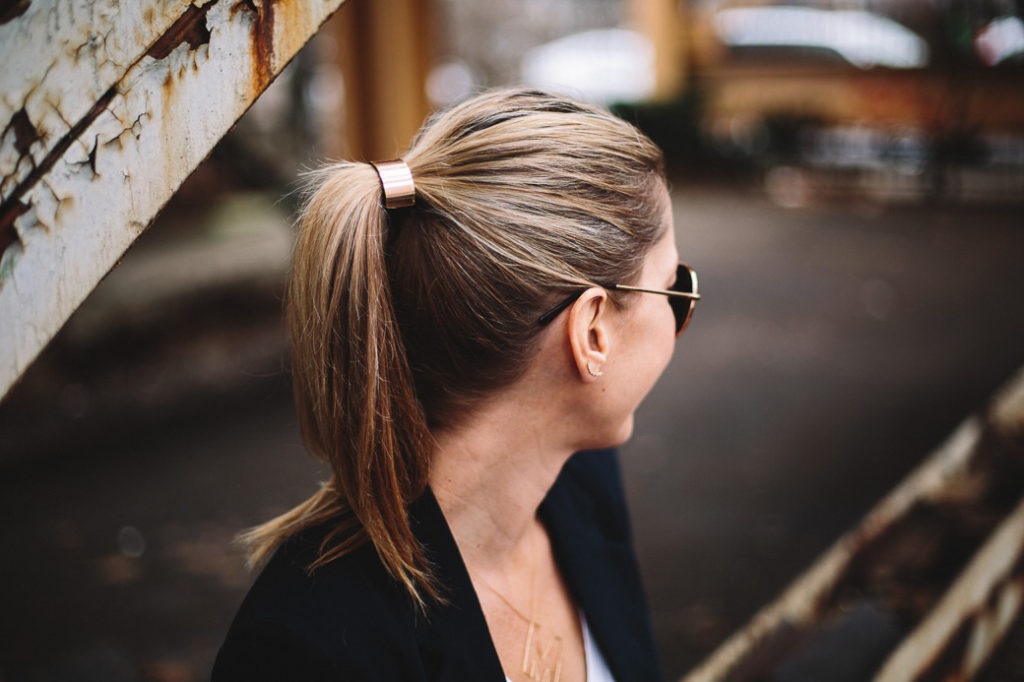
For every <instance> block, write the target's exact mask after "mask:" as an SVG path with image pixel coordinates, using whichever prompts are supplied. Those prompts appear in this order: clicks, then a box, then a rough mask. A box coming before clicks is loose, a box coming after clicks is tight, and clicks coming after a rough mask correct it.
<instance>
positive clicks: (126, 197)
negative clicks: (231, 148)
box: [0, 0, 342, 395]
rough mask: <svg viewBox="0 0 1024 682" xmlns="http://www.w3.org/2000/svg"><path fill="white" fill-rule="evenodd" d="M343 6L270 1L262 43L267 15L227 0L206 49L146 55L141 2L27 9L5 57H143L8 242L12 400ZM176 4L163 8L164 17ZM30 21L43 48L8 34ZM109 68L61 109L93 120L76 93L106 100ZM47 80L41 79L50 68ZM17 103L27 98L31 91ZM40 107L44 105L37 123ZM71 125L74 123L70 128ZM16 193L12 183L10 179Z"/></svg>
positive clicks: (3, 338)
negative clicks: (76, 49)
mask: <svg viewBox="0 0 1024 682" xmlns="http://www.w3.org/2000/svg"><path fill="white" fill-rule="evenodd" d="M341 3H342V0H278V2H275V3H268V4H267V5H266V8H265V9H264V12H272V13H273V27H274V30H273V32H272V33H273V36H272V41H273V42H272V46H271V45H266V46H264V49H263V50H259V49H256V48H257V43H256V42H255V40H254V36H255V31H256V29H257V26H258V21H257V16H256V13H255V10H253V9H252V8H251V5H250V4H249V3H246V2H239V1H238V0H217V1H216V2H213V3H212V4H210V5H209V8H208V12H207V14H206V25H207V28H208V29H209V31H210V41H209V43H208V44H204V45H201V46H200V47H199V48H198V49H192V47H191V46H190V45H189V44H188V43H187V42H186V43H182V44H181V45H179V46H178V47H177V48H175V49H174V50H173V51H172V52H171V53H170V54H169V55H168V56H167V57H166V58H164V59H159V60H158V59H154V58H153V57H151V56H148V55H145V52H146V50H147V49H148V47H149V45H150V44H152V42H153V41H152V40H150V41H149V42H145V41H136V42H135V44H134V47H132V50H131V51H129V50H128V45H129V44H130V43H131V41H130V40H128V38H126V37H125V36H126V35H129V33H125V32H120V33H119V29H118V28H117V27H118V26H121V25H122V23H123V22H124V21H125V19H124V17H123V16H122V15H121V14H119V12H120V13H124V12H126V8H127V7H128V6H131V5H133V4H134V3H116V2H114V1H113V0H96V2H85V1H80V2H73V3H58V2H41V1H39V0H37V1H36V2H33V3H32V4H31V5H30V7H29V11H28V12H26V14H25V15H23V16H22V17H19V18H17V19H15V20H14V21H12V22H9V23H8V24H5V25H3V26H2V27H0V29H2V30H0V60H3V61H5V62H6V63H11V59H14V58H16V59H18V60H20V61H23V62H27V61H32V59H31V57H27V56H21V57H12V56H13V55H18V54H19V50H27V52H26V53H24V54H27V55H35V56H36V60H37V61H39V62H46V63H51V64H63V63H64V62H63V61H61V59H62V58H58V56H57V53H61V52H66V50H67V49H68V46H69V45H79V46H82V45H85V47H83V51H85V52H88V53H89V54H90V55H92V56H91V57H90V59H91V60H92V62H93V63H98V61H97V60H100V59H101V58H102V60H105V62H109V63H110V64H115V63H116V64H123V63H126V62H131V63H133V66H131V68H130V69H129V70H128V71H127V72H126V73H124V74H123V77H119V78H117V79H115V84H116V94H115V95H114V96H113V97H112V98H111V99H110V101H109V102H108V103H107V105H106V107H105V108H104V109H103V110H102V111H100V112H99V115H98V116H96V118H95V119H94V120H92V122H91V123H90V124H89V125H88V126H87V127H86V128H85V129H84V130H83V131H82V133H81V134H80V135H79V136H78V139H77V140H75V141H74V142H73V143H72V144H71V146H70V147H69V148H68V149H67V150H66V151H65V152H64V153H63V154H62V155H61V157H60V158H59V159H58V160H57V161H56V163H54V165H53V166H52V167H51V168H50V169H49V170H48V171H47V173H46V174H45V176H44V177H43V178H41V179H40V181H39V182H36V183H35V184H33V185H32V186H31V187H29V188H28V189H27V191H25V192H24V194H23V195H22V196H21V197H20V200H21V201H22V202H23V203H25V204H27V205H28V206H29V210H28V211H27V212H26V213H24V214H23V215H21V216H20V217H19V218H18V219H17V220H16V221H15V228H16V230H17V233H18V236H19V237H20V244H13V245H12V247H10V248H9V249H8V251H11V250H12V249H13V248H14V247H17V248H18V249H20V253H17V254H15V255H12V256H11V257H10V258H8V257H7V255H6V254H5V255H4V259H3V266H2V267H0V273H3V274H5V276H2V277H0V320H3V324H2V325H0V395H2V394H5V393H6V392H7V390H8V389H9V388H10V386H11V385H12V384H13V383H14V381H16V380H17V377H18V376H20V374H21V373H22V372H23V371H24V369H25V368H26V367H27V365H28V364H29V363H30V362H31V361H32V360H33V359H34V358H35V356H36V355H37V354H38V352H39V351H40V350H41V349H42V347H43V346H44V345H45V344H46V343H47V342H48V341H49V340H50V338H52V337H53V335H54V334H55V333H56V332H57V331H58V330H59V329H60V327H61V326H62V325H63V323H64V321H65V320H66V319H67V318H68V316H70V315H71V313H72V312H73V311H74V310H75V309H76V308H77V307H78V305H79V304H80V303H81V302H82V300H84V299H85V297H86V296H87V295H88V294H89V292H90V291H92V289H93V288H94V287H95V286H96V284H97V283H98V282H99V280H100V279H101V278H102V277H103V276H104V275H105V274H106V273H107V272H108V271H109V270H110V268H111V267H113V265H114V264H115V263H116V262H117V260H118V259H119V258H120V257H121V255H122V254H123V253H124V251H125V250H126V249H127V248H128V246H130V245H131V243H132V242H133V241H134V240H135V238H136V237H137V236H138V234H139V233H140V231H141V229H142V227H143V226H146V225H148V224H149V222H150V221H151V220H152V218H153V217H154V216H155V215H156V213H157V212H158V211H159V210H160V208H162V207H163V205H164V203H166V202H167V200H168V199H169V198H170V197H171V195H172V194H173V193H174V192H175V191H176V190H177V189H178V187H179V186H180V185H181V183H182V182H183V181H184V180H185V178H186V177H188V175H189V174H190V173H191V172H192V171H193V170H194V169H195V168H196V166H198V165H199V164H200V163H201V162H202V161H203V159H204V158H205V157H206V155H207V154H208V153H209V151H210V149H211V148H212V147H213V145H214V144H215V143H216V142H217V141H218V140H219V139H220V138H221V136H223V135H224V133H226V132H227V131H228V129H229V128H230V127H231V126H232V125H233V124H234V123H235V121H236V120H237V119H238V118H239V117H240V116H241V115H242V114H243V113H244V112H245V110H246V109H247V108H248V107H249V105H250V104H251V103H252V101H253V100H254V99H255V98H256V97H257V96H258V95H259V92H260V91H261V90H262V88H264V87H266V85H267V82H266V77H267V76H269V75H270V74H275V75H276V74H277V73H278V72H279V71H280V69H281V68H283V66H284V65H285V64H286V63H287V62H288V60H289V59H291V57H292V56H294V54H295V52H297V51H298V49H299V48H300V47H302V45H303V44H304V43H305V42H306V41H307V40H308V39H309V38H310V37H311V36H312V35H313V34H314V33H315V32H316V31H317V29H318V28H319V26H320V25H321V24H322V23H323V21H325V20H326V19H327V17H328V16H330V14H331V13H332V12H333V11H334V10H335V9H337V8H338V7H339V6H340V5H341ZM163 4H166V5H172V4H173V6H174V7H176V8H177V9H178V11H179V13H180V12H181V11H183V9H184V6H186V5H188V3H186V2H174V3H170V2H158V1H155V0H154V1H149V0H147V2H143V3H139V5H140V6H142V7H150V6H152V7H159V6H161V5H163ZM51 5H52V6H54V7H51V9H54V8H55V7H58V6H59V7H61V8H62V9H60V10H57V9H54V12H53V15H52V16H44V9H45V7H46V6H51ZM64 5H67V7H64ZM115 5H116V6H117V9H118V11H116V12H115V11H113V10H114V7H115ZM107 10H109V11H108V12H107V13H106V14H104V12H105V11H107ZM155 11H156V10H155ZM162 12H163V10H159V11H158V12H157V13H161V16H163V14H162ZM128 14H129V15H130V16H131V17H134V21H136V22H140V21H141V11H137V8H134V7H133V8H132V9H131V11H130V12H128ZM104 18H105V19H104ZM23 21H26V22H28V24H27V26H29V30H28V31H27V32H28V33H34V34H35V35H37V36H38V37H40V42H38V43H37V44H35V45H32V46H31V47H28V45H30V43H29V44H25V43H24V42H20V41H18V40H14V41H10V42H9V41H8V40H7V38H9V37H10V36H11V35H12V34H13V32H14V31H15V29H18V27H19V26H20V25H21V23H22V22H23ZM131 23H132V22H131V21H129V22H128V24H131ZM164 23H165V26H164V28H166V27H167V26H169V25H171V24H173V18H172V19H171V20H170V21H166V22H164ZM265 25H266V24H265ZM83 27H85V28H83ZM72 28H74V29H75V30H77V33H74V35H75V36H77V40H63V39H61V40H58V39H56V38H53V39H49V40H42V39H41V37H45V36H60V35H64V33H67V32H69V31H71V29H72ZM86 28H87V29H88V31H86ZM44 29H45V30H44ZM62 32H63V33H62ZM83 36H85V37H84V38H83ZM90 36H106V37H105V39H104V40H105V41H106V45H105V47H103V48H102V50H99V48H97V49H96V50H94V49H93V44H94V42H95V40H94V39H93V38H91V37H90ZM115 36H119V37H117V38H116V39H115ZM101 42H102V41H101ZM41 53H42V54H41ZM101 53H102V54H101ZM261 54H262V55H263V56H264V57H266V56H268V55H272V58H271V59H269V62H270V63H265V64H262V65H261V64H260V63H259V55H261ZM131 55H135V56H134V57H132V56H131ZM57 68H58V66H54V67H51V68H50V69H49V70H48V71H47V73H46V75H45V78H44V79H43V82H45V83H49V82H50V73H52V72H53V69H57ZM59 68H63V67H59ZM103 68H104V69H106V68H107V67H103ZM4 71H10V69H5V70H4ZM44 71H45V70H44ZM65 73H67V72H65ZM103 74H104V75H103V76H102V77H99V76H97V77H95V78H88V79H86V78H81V79H80V80H75V79H74V77H73V76H70V77H71V78H72V80H70V81H68V80H64V81H63V87H64V88H66V87H67V83H68V82H71V83H75V84H76V87H80V88H81V89H82V91H84V92H86V93H88V97H86V96H85V95H83V94H82V92H81V91H77V90H76V92H75V93H74V95H71V94H70V93H68V94H65V95H64V96H63V97H62V99H61V100H60V103H61V116H60V117H58V118H66V119H68V120H79V119H80V117H81V115H78V116H75V115H70V116H69V115H68V112H69V109H68V108H67V107H68V106H69V105H70V104H71V103H72V102H74V103H75V107H76V111H78V110H82V111H84V112H88V111H89V110H91V109H93V106H94V104H95V102H96V101H97V99H98V98H99V97H101V96H102V95H103V93H105V92H107V91H108V90H109V88H110V87H111V86H110V85H106V86H104V85H102V83H104V82H106V80H108V79H109V78H110V76H109V75H107V74H108V71H106V70H104V71H103ZM79 75H80V76H81V74H79ZM67 77H69V76H67V75H65V78H67ZM35 78H37V79H38V78H39V74H38V73H37V74H36V76H35ZM30 82H31V79H29V80H19V81H18V83H15V84H14V85H20V87H21V88H22V92H24V91H25V83H30ZM0 92H3V93H5V94H4V102H3V106H4V107H5V108H4V109H3V110H2V111H4V112H5V113H6V115H7V120H9V119H10V116H11V115H12V114H13V113H14V112H16V111H17V109H12V108H11V103H10V102H8V100H7V99H6V93H7V89H6V87H5V85H4V82H3V81H0ZM36 97H37V95H36V94H35V92H30V93H29V94H28V95H27V96H23V97H22V98H21V100H20V101H22V102H23V101H25V100H26V99H29V100H33V101H34V98H36ZM44 99H45V98H44ZM13 104H14V106H17V107H20V103H19V101H18V100H15V101H14V102H13ZM39 111H42V108H40V110H39ZM35 112H36V109H35V108H33V113H32V114H30V118H31V117H32V116H33V115H35ZM46 115H47V116H50V118H46V119H45V120H47V121H50V123H52V118H53V116H52V115H50V114H46ZM0 120H4V119H0ZM35 120H36V119H33V122H34V121H35ZM39 120H44V119H43V118H41V119H39ZM50 123H48V124H47V125H50ZM63 125H65V127H64V132H66V130H67V126H66V124H63ZM59 130H60V128H59V127H57V126H54V127H53V131H54V133H53V134H61V133H58V132H57V131H59ZM4 139H5V141H6V137H5V138H4ZM94 150H95V151H94ZM2 151H4V152H6V148H4V150H2ZM90 154H91V155H92V158H91V160H90ZM26 174H27V173H26ZM5 191H9V187H8V186H5ZM5 196H6V195H5ZM15 250H17V249H15Z"/></svg>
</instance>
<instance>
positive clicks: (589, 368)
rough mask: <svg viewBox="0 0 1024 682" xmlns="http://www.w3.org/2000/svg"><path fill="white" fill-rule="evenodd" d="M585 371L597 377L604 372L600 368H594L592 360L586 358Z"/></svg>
mask: <svg viewBox="0 0 1024 682" xmlns="http://www.w3.org/2000/svg"><path fill="white" fill-rule="evenodd" d="M587 371H588V372H590V376H592V377H599V376H601V375H602V374H604V372H602V371H601V370H600V368H598V369H594V361H593V360H587Z"/></svg>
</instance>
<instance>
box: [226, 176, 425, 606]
mask: <svg viewBox="0 0 1024 682" xmlns="http://www.w3.org/2000/svg"><path fill="white" fill-rule="evenodd" d="M387 229H388V218H387V214H386V212H385V210H384V208H383V205H382V201H381V189H380V183H379V180H378V176H377V173H376V172H375V171H374V169H373V167H372V166H370V165H368V164H356V163H339V164H336V165H332V166H328V167H326V168H324V169H322V170H319V171H317V172H315V173H313V174H311V182H310V183H309V191H308V193H307V198H306V201H305V204H304V207H303V209H302V212H301V214H300V218H299V235H298V240H297V242H296V246H295V255H294V259H293V266H292V273H291V279H290V282H289V286H288V291H287V310H288V326H289V332H290V335H291V343H292V363H293V369H292V374H293V383H294V391H295V401H296V409H297V412H298V415H299V422H300V427H301V429H302V434H303V439H304V441H305V443H306V446H307V448H309V450H310V451H311V453H312V454H313V456H314V457H316V458H318V459H320V460H322V461H323V462H325V463H326V464H328V465H329V466H330V469H331V477H330V479H329V480H328V481H327V482H325V483H324V484H322V486H321V488H320V489H319V490H318V491H317V492H316V493H315V494H314V495H313V496H312V497H310V498H309V499H308V500H306V501H305V502H303V503H302V504H300V505H299V506H297V507H295V508H294V509H292V510H290V511H288V512H286V513H285V514H283V515H281V516H279V517H277V518H275V519H272V520H270V521H268V522H266V523H264V524H263V525H260V526H257V527H256V528H253V529H251V530H249V531H247V532H246V533H244V534H243V535H242V536H241V540H242V542H243V543H244V544H246V545H247V546H248V549H249V561H250V564H257V563H259V562H261V561H262V560H264V559H265V558H266V557H267V556H269V555H270V554H271V553H272V552H273V550H274V549H275V548H276V547H277V546H278V545H280V544H281V543H282V542H283V541H284V540H285V539H286V538H288V537H289V536H290V535H292V534H294V533H296V532H299V531H301V530H303V529H305V528H308V527H311V526H314V525H317V524H320V523H322V522H325V521H334V522H335V524H334V528H333V529H332V530H331V531H330V532H329V533H328V535H327V536H326V537H325V539H324V542H323V544H322V546H321V548H320V555H319V557H318V558H317V560H316V561H315V562H314V563H313V564H312V565H311V566H310V567H309V569H310V570H313V569H315V568H317V567H319V566H322V565H324V564H327V563H329V562H330V561H333V560H334V559H337V558H338V557H340V556H342V555H344V554H346V553H348V552H350V551H352V550H353V549H355V548H356V547H359V546H360V545H362V544H363V543H365V542H366V541H370V542H371V543H373V546H374V548H375V549H376V551H377V554H378V555H379V556H380V559H381V561H382V562H383V564H384V566H385V567H386V568H387V570H388V572H389V573H390V574H391V575H392V576H393V577H394V578H395V579H397V580H398V581H399V582H401V583H402V584H403V585H404V586H405V588H406V589H407V590H408V592H409V593H410V594H411V595H412V597H413V599H414V600H415V601H416V603H417V604H418V605H419V606H420V607H424V605H425V601H424V598H423V594H424V593H425V594H427V595H429V596H430V597H432V598H435V599H436V598H438V593H437V591H436V589H435V587H434V585H433V583H432V580H431V575H430V571H429V569H428V567H427V566H426V562H425V558H424V555H423V551H422V549H421V547H420V546H419V544H418V543H417V541H416V539H415V537H414V536H413V533H412V530H411V528H410V526H409V519H408V515H407V507H408V505H409V504H410V503H411V502H412V501H413V500H415V499H416V498H417V497H419V495H420V494H422V492H423V491H424V489H425V488H426V485H427V473H428V461H429V456H430V451H429V450H430V447H431V438H430V432H429V430H428V428H427V423H426V419H425V417H424V414H423V410H422V407H421V406H420V405H419V403H418V402H417V400H416V393H415V390H414V388H413V383H412V377H411V373H410V371H409V365H408V361H407V359H406V352H405V349H404V347H403V342H402V338H401V335H400V333H399V329H398V323H397V320H396V319H395V310H394V304H393V302H392V298H391V292H390V285H389V281H388V273H387V269H386V267H385V262H384V251H385V248H384V247H385V241H386V238H387Z"/></svg>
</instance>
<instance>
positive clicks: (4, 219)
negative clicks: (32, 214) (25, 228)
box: [0, 200, 28, 255]
mask: <svg viewBox="0 0 1024 682" xmlns="http://www.w3.org/2000/svg"><path fill="white" fill-rule="evenodd" d="M27 211H28V204H23V203H21V202H20V201H17V200H15V201H9V202H7V203H6V204H4V205H3V206H2V207H0V255H2V254H3V252H4V251H6V250H7V247H8V246H10V245H11V244H13V243H14V242H16V241H19V238H18V231H17V230H15V229H14V221H15V220H17V219H18V216H20V215H23V214H24V213H26V212H27Z"/></svg>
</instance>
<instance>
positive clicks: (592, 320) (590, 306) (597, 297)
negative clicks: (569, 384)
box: [568, 287, 611, 383]
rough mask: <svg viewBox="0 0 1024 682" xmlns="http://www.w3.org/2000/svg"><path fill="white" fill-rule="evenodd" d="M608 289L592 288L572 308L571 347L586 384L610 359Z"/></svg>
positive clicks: (569, 322)
mask: <svg viewBox="0 0 1024 682" xmlns="http://www.w3.org/2000/svg"><path fill="white" fill-rule="evenodd" d="M610 305H611V301H610V300H609V298H608V292H607V291H605V290H604V289H601V288H600V287H593V288H591V289H587V290H586V291H585V292H583V295H582V296H580V297H579V299H578V300H577V301H576V302H575V303H574V304H573V305H572V307H570V308H569V319H568V333H569V346H570V347H571V349H572V356H573V361H574V363H575V365H576V371H577V373H578V374H579V377H580V379H582V380H583V381H584V382H585V383H590V382H592V381H596V380H597V378H598V377H599V376H600V375H601V366H602V365H604V363H605V361H606V360H607V359H608V351H609V346H610V338H609V327H608V306H610Z"/></svg>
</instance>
